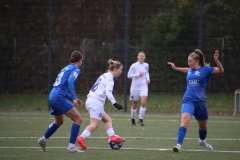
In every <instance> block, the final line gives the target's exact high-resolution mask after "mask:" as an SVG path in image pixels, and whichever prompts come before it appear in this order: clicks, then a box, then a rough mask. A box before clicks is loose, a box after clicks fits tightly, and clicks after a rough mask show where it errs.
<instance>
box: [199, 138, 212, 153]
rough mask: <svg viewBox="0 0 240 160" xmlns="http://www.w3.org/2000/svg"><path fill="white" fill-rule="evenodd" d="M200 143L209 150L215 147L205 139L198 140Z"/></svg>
mask: <svg viewBox="0 0 240 160" xmlns="http://www.w3.org/2000/svg"><path fill="white" fill-rule="evenodd" d="M198 144H200V145H201V146H203V147H205V148H206V149H207V150H209V151H212V150H213V147H212V146H211V145H210V144H208V143H207V142H206V141H205V140H201V139H199V140H198Z"/></svg>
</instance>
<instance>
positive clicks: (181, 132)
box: [172, 103, 194, 152]
mask: <svg viewBox="0 0 240 160" xmlns="http://www.w3.org/2000/svg"><path fill="white" fill-rule="evenodd" d="M181 113H182V116H181V124H180V127H179V129H178V134H177V145H176V146H173V148H172V149H173V151H174V152H180V150H181V147H182V143H183V140H184V138H185V135H186V132H187V129H188V126H189V123H190V120H191V117H192V115H193V113H194V105H193V104H191V103H183V104H182V111H181Z"/></svg>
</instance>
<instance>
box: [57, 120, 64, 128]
mask: <svg viewBox="0 0 240 160" xmlns="http://www.w3.org/2000/svg"><path fill="white" fill-rule="evenodd" d="M55 124H56V125H57V126H58V127H60V126H61V125H63V121H55Z"/></svg>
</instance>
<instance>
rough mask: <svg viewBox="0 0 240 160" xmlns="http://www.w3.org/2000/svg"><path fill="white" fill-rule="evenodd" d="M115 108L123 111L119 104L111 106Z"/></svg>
mask: <svg viewBox="0 0 240 160" xmlns="http://www.w3.org/2000/svg"><path fill="white" fill-rule="evenodd" d="M113 105H114V107H115V108H117V109H118V110H120V109H123V107H122V106H121V105H120V104H117V103H114V104H113Z"/></svg>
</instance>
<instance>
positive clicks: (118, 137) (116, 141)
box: [109, 135, 125, 144]
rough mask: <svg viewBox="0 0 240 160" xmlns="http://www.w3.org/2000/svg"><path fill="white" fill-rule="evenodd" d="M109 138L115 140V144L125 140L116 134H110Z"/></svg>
mask: <svg viewBox="0 0 240 160" xmlns="http://www.w3.org/2000/svg"><path fill="white" fill-rule="evenodd" d="M109 139H110V141H111V142H115V143H117V144H121V143H122V142H124V141H125V140H124V139H123V138H122V137H120V136H117V135H112V136H110V138H109Z"/></svg>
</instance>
